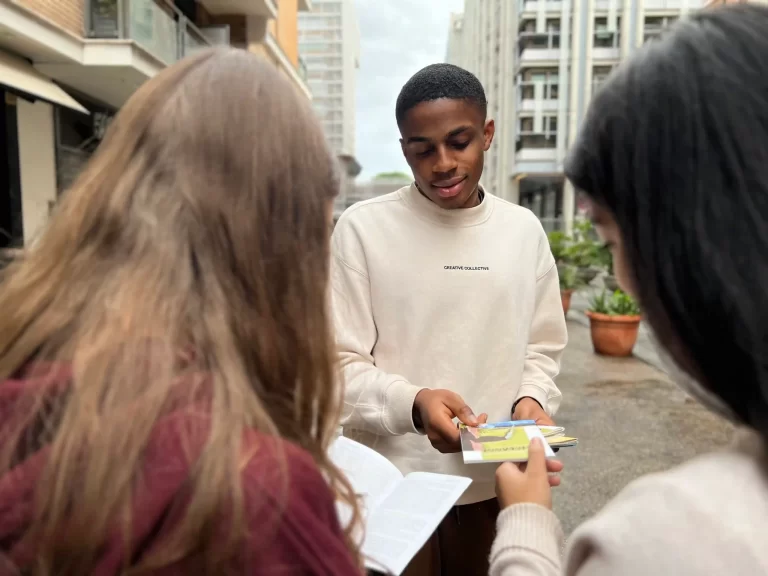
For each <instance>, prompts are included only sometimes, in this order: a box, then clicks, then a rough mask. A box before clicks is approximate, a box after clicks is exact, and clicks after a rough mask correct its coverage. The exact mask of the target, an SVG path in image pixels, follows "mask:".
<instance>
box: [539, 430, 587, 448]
mask: <svg viewBox="0 0 768 576" xmlns="http://www.w3.org/2000/svg"><path fill="white" fill-rule="evenodd" d="M539 430H541V433H542V434H543V435H544V438H545V439H546V440H547V444H549V445H550V446H551V447H552V448H570V447H571V446H576V445H577V444H578V443H579V439H578V438H572V437H570V436H565V435H564V434H563V432H565V428H563V427H561V426H539Z"/></svg>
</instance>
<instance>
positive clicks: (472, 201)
mask: <svg viewBox="0 0 768 576" xmlns="http://www.w3.org/2000/svg"><path fill="white" fill-rule="evenodd" d="M416 190H418V191H419V194H421V195H422V196H424V198H426V199H427V200H429V201H430V202H432V199H431V198H430V197H429V196H427V195H426V194H424V191H423V190H422V189H421V187H420V186H419V185H418V184H416ZM484 198H485V192H483V190H482V188H480V184H478V185H477V187H476V188H475V190H474V191H473V192H472V194H470V195H469V198H467V201H466V202H465V203H464V205H463V206H462V207H461V208H458V210H466V209H467V208H475V207H477V206H480V204H482V203H483V199H484ZM432 203H433V204H434V202H432Z"/></svg>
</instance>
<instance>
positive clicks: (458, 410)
mask: <svg viewBox="0 0 768 576" xmlns="http://www.w3.org/2000/svg"><path fill="white" fill-rule="evenodd" d="M445 405H446V406H447V407H448V409H449V410H450V411H451V412H453V414H454V416H456V418H458V419H459V420H461V421H462V422H463V423H464V424H466V425H467V426H477V425H478V424H479V422H478V421H477V417H476V416H475V413H474V412H472V408H470V407H469V406H467V403H466V402H464V399H463V398H462V397H461V396H459V395H458V394H454V395H453V397H451V398H446V399H445Z"/></svg>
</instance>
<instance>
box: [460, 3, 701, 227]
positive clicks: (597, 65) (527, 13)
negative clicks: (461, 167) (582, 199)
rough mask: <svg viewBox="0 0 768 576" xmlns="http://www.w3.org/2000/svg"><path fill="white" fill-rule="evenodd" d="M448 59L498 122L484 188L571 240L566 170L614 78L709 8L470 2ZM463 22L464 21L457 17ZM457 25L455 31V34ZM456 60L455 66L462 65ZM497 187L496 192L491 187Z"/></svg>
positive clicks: (572, 195)
mask: <svg viewBox="0 0 768 576" xmlns="http://www.w3.org/2000/svg"><path fill="white" fill-rule="evenodd" d="M464 5H465V11H464V14H463V17H462V18H461V19H462V31H461V34H460V35H456V34H454V33H453V31H451V35H450V36H449V38H451V39H454V40H453V41H454V43H457V42H458V43H460V46H461V48H460V49H459V48H458V47H457V46H456V45H454V46H453V47H451V46H450V42H451V39H449V55H452V56H451V57H452V58H454V59H456V61H455V63H456V64H458V65H460V66H463V67H464V68H466V69H468V70H470V71H472V72H473V73H475V74H476V75H477V76H478V78H480V80H481V81H482V82H483V85H484V86H485V88H486V92H487V95H488V100H489V114H490V116H491V117H493V118H495V119H496V139H495V142H494V148H495V149H496V150H495V151H494V152H492V153H490V154H489V158H488V161H487V163H486V166H487V168H486V170H487V171H486V173H485V174H484V182H485V184H486V186H487V187H488V188H489V189H491V190H492V191H493V192H494V193H496V194H498V195H499V196H502V197H504V198H507V199H509V200H511V201H513V202H519V203H520V204H522V205H524V206H526V207H529V208H531V209H532V210H533V211H534V212H535V213H536V214H537V215H538V216H539V217H540V218H541V219H542V222H543V223H544V224H545V227H546V228H548V229H554V228H560V227H563V228H565V229H568V230H570V228H571V225H572V222H573V218H574V215H575V213H576V206H575V191H574V190H573V187H572V186H571V185H570V184H569V183H568V182H567V181H566V179H565V178H564V176H563V160H564V158H565V154H566V151H567V150H568V148H569V147H570V145H571V144H572V143H573V140H574V137H575V135H576V133H577V131H578V128H579V124H580V123H581V121H582V119H583V117H584V113H585V112H586V110H587V107H588V105H589V102H590V99H591V97H592V95H593V94H594V93H595V91H596V90H597V89H598V88H599V87H600V84H601V83H602V82H604V81H605V79H606V78H607V77H608V75H609V74H610V72H611V71H612V70H613V68H614V67H615V66H616V65H617V64H618V63H619V62H620V61H621V60H622V59H624V58H626V57H627V56H628V55H630V54H631V53H632V52H633V51H634V50H636V49H637V48H638V47H639V46H641V45H642V44H643V43H644V42H646V41H648V40H650V39H652V38H653V37H655V36H657V35H659V34H660V33H661V31H662V30H663V29H664V28H665V27H666V26H668V25H669V24H671V23H673V22H674V21H676V20H677V19H678V18H680V17H682V16H684V15H685V14H687V13H688V12H690V11H692V10H697V9H699V8H701V7H702V5H703V2H702V0H509V1H507V0H465V3H464ZM457 18H458V17H457ZM454 25H455V24H454ZM457 55H458V56H457ZM488 182H491V183H492V185H488Z"/></svg>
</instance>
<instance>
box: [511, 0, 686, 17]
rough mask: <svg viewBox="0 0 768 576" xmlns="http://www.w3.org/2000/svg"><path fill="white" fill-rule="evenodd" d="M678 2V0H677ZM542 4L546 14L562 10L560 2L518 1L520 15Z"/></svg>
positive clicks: (544, 0)
mask: <svg viewBox="0 0 768 576" xmlns="http://www.w3.org/2000/svg"><path fill="white" fill-rule="evenodd" d="M677 1H678V2H679V1H680V0H677ZM540 2H544V4H545V5H546V6H545V7H544V9H545V10H546V11H547V12H558V13H559V12H560V11H561V10H562V8H563V3H562V2H561V0H520V3H519V10H520V14H524V13H531V14H533V13H536V12H538V10H539V3H540Z"/></svg>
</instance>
